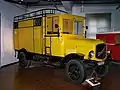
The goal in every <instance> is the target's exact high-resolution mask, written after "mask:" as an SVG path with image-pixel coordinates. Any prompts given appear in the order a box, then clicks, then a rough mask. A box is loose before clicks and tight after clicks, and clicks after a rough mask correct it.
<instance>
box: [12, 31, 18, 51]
mask: <svg viewBox="0 0 120 90" xmlns="http://www.w3.org/2000/svg"><path fill="white" fill-rule="evenodd" d="M13 35H14V49H16V50H19V45H18V44H19V29H14V30H13Z"/></svg>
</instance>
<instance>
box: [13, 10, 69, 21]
mask: <svg viewBox="0 0 120 90" xmlns="http://www.w3.org/2000/svg"><path fill="white" fill-rule="evenodd" d="M56 13H67V12H65V11H63V10H59V9H41V10H37V11H33V12H29V13H25V14H22V15H19V16H15V17H14V22H18V21H19V20H26V19H31V18H36V17H40V16H44V15H47V14H56Z"/></svg>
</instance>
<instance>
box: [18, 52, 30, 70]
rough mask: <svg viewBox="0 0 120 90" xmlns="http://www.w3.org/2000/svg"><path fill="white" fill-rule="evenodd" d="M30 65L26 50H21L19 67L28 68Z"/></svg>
mask: <svg viewBox="0 0 120 90" xmlns="http://www.w3.org/2000/svg"><path fill="white" fill-rule="evenodd" d="M29 65H30V61H29V60H27V58H26V55H25V53H24V52H20V54H19V67H20V68H28V67H29Z"/></svg>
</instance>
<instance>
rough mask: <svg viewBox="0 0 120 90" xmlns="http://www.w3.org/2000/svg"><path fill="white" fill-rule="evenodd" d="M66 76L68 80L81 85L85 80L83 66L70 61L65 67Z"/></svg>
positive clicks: (76, 61) (78, 62) (75, 61)
mask: <svg viewBox="0 0 120 90" xmlns="http://www.w3.org/2000/svg"><path fill="white" fill-rule="evenodd" d="M66 74H67V77H68V79H69V80H71V81H72V82H75V83H83V82H84V80H85V79H86V73H85V68H84V64H83V63H82V62H80V61H78V60H70V61H69V62H68V63H67V65H66Z"/></svg>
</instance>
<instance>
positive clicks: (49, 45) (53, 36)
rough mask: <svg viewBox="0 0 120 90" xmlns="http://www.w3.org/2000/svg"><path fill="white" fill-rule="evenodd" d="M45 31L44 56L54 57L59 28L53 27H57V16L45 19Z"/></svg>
mask: <svg viewBox="0 0 120 90" xmlns="http://www.w3.org/2000/svg"><path fill="white" fill-rule="evenodd" d="M46 24H47V25H46V26H47V28H46V29H47V30H46V35H45V54H47V55H56V48H57V46H56V45H57V42H58V40H59V38H58V37H59V28H56V27H55V26H57V25H59V17H58V16H48V17H47V23H46Z"/></svg>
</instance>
